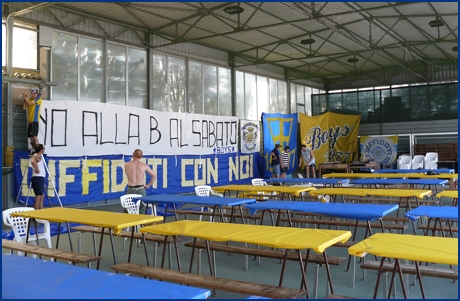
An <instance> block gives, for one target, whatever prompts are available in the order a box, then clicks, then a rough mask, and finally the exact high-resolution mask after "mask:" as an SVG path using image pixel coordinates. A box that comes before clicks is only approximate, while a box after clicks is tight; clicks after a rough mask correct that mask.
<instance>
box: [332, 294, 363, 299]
mask: <svg viewBox="0 0 460 301" xmlns="http://www.w3.org/2000/svg"><path fill="white" fill-rule="evenodd" d="M326 299H358V298H356V297H350V296H342V295H335V294H332V295H328V296H327V297H326Z"/></svg>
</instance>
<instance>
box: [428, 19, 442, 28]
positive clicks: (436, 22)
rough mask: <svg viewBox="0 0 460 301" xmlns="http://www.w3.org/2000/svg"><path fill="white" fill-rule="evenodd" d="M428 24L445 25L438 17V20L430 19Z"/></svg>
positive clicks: (433, 25)
mask: <svg viewBox="0 0 460 301" xmlns="http://www.w3.org/2000/svg"><path fill="white" fill-rule="evenodd" d="M428 25H430V27H440V26H444V22H443V21H442V20H440V19H438V17H436V20H432V21H430V22H429V23H428Z"/></svg>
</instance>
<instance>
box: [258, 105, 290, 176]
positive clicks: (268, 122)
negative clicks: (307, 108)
mask: <svg viewBox="0 0 460 301" xmlns="http://www.w3.org/2000/svg"><path fill="white" fill-rule="evenodd" d="M262 124H263V130H264V158H263V159H264V175H265V176H264V178H270V177H271V176H272V168H271V166H270V153H271V152H272V150H273V148H274V147H275V144H277V143H279V144H281V145H282V148H281V149H280V153H281V152H282V151H283V150H284V147H286V146H289V147H290V148H291V150H290V152H289V171H288V174H290V173H292V172H294V171H295V170H296V168H297V164H298V163H297V155H296V154H297V124H298V122H297V113H294V114H278V113H276V114H269V113H262Z"/></svg>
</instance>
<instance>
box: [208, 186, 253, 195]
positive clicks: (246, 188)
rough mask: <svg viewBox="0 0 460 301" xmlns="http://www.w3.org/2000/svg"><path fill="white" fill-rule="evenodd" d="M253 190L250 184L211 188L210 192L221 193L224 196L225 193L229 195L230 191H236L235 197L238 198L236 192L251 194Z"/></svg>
mask: <svg viewBox="0 0 460 301" xmlns="http://www.w3.org/2000/svg"><path fill="white" fill-rule="evenodd" d="M253 189H254V186H253V185H252V184H230V185H223V186H213V187H212V190H214V191H217V192H222V193H223V194H224V196H225V193H226V192H228V193H229V195H230V192H231V191H236V195H237V196H238V192H240V191H241V192H242V193H243V194H244V193H245V192H251V191H252V190H253Z"/></svg>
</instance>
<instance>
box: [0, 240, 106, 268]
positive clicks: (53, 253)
mask: <svg viewBox="0 0 460 301" xmlns="http://www.w3.org/2000/svg"><path fill="white" fill-rule="evenodd" d="M2 248H4V249H9V250H12V251H19V252H24V253H30V254H35V255H39V256H46V257H50V258H54V259H60V260H65V261H69V262H72V264H76V263H86V264H87V265H88V267H90V263H91V262H93V261H99V260H101V257H100V256H96V255H88V254H82V253H77V252H71V251H64V250H59V249H53V248H48V247H42V246H37V245H30V244H25V243H20V242H17V241H12V240H8V239H2Z"/></svg>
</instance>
